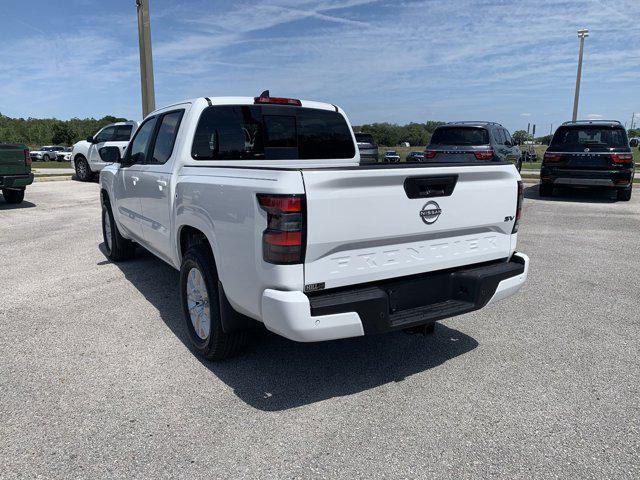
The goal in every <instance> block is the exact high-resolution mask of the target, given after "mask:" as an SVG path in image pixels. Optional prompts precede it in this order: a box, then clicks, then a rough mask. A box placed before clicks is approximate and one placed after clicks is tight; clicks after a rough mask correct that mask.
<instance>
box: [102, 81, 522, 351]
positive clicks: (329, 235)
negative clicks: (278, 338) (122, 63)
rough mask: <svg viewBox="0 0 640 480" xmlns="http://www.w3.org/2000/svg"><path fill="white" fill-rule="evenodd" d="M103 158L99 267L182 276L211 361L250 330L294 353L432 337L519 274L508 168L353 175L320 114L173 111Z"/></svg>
mask: <svg viewBox="0 0 640 480" xmlns="http://www.w3.org/2000/svg"><path fill="white" fill-rule="evenodd" d="M100 154H101V155H102V156H103V160H104V161H105V163H107V164H108V165H107V166H106V167H105V168H104V169H103V170H102V172H101V173H100V186H101V197H102V198H101V199H102V206H103V211H102V222H103V233H104V242H105V248H106V251H107V254H108V256H109V258H110V259H111V260H113V261H120V260H124V259H127V258H130V257H131V256H133V254H134V252H135V247H136V244H140V245H142V246H143V247H144V248H146V249H148V250H149V251H151V252H152V253H154V254H155V255H157V256H158V257H159V258H161V259H162V260H164V261H166V262H167V263H169V264H170V265H172V266H173V267H175V268H176V269H178V270H180V291H181V301H182V309H183V313H184V321H185V328H186V329H187V331H188V332H189V337H190V339H191V341H192V343H193V345H194V347H195V349H196V350H198V351H199V352H200V353H201V354H203V355H204V356H206V357H207V358H210V359H221V358H225V357H227V356H229V355H231V354H232V353H234V352H235V351H236V350H237V349H238V347H239V346H240V345H241V344H242V341H243V338H244V337H245V336H246V333H247V331H248V329H249V328H251V327H252V325H255V324H256V322H255V321H258V322H262V323H263V324H264V326H266V328H267V329H269V330H271V331H273V332H276V333H278V334H280V335H282V336H284V337H287V338H289V339H292V340H296V341H300V342H312V341H321V340H331V339H338V338H345V337H355V336H359V335H367V334H374V333H381V332H387V331H393V330H409V331H413V332H415V331H423V332H424V333H428V332H430V331H431V330H432V328H433V325H434V323H435V321H436V320H440V319H443V318H447V317H451V316H454V315H459V314H462V313H466V312H470V311H472V310H477V309H479V308H482V307H484V306H486V305H488V304H489V303H492V302H495V301H497V300H501V299H503V298H505V297H508V296H510V295H512V294H514V293H515V292H516V291H517V290H518V289H519V288H520V287H521V286H522V284H523V283H524V282H525V280H526V277H527V271H528V266H529V259H528V257H527V256H526V255H524V254H521V253H516V251H515V250H516V241H517V233H516V232H517V229H518V222H519V218H520V214H521V209H522V183H521V181H520V175H519V174H518V172H517V171H516V169H515V167H514V166H513V164H510V163H487V164H486V165H478V164H477V162H476V163H474V164H453V163H447V164H438V163H416V164H411V163H398V164H360V162H359V153H358V149H357V148H356V141H355V137H354V134H353V131H352V129H351V127H350V124H349V122H348V120H347V118H346V116H345V114H344V112H343V111H342V110H341V109H340V108H338V107H336V106H334V105H331V104H326V103H318V102H311V101H299V100H296V99H285V98H273V97H270V96H269V95H268V92H264V93H263V94H262V95H261V96H260V97H256V98H245V97H219V98H199V99H195V100H190V101H185V102H183V103H178V104H175V105H171V106H168V107H166V108H163V109H160V110H157V111H155V112H153V113H152V114H150V115H149V116H148V117H147V118H146V119H145V120H144V122H143V123H142V124H141V126H140V128H139V129H138V131H137V132H136V134H135V136H134V138H133V139H132V141H131V143H130V144H129V146H128V148H127V150H126V151H125V153H124V156H123V157H122V158H120V151H119V149H118V148H113V147H106V148H102V149H101V151H100Z"/></svg>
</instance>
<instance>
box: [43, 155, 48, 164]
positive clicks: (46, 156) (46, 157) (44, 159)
mask: <svg viewBox="0 0 640 480" xmlns="http://www.w3.org/2000/svg"><path fill="white" fill-rule="evenodd" d="M42 161H43V162H48V161H49V155H47V154H45V155H43V157H42Z"/></svg>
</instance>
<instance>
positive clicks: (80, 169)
mask: <svg viewBox="0 0 640 480" xmlns="http://www.w3.org/2000/svg"><path fill="white" fill-rule="evenodd" d="M75 164H76V178H77V179H78V180H80V181H81V182H88V181H90V180H91V178H92V177H93V172H92V171H91V169H90V168H89V163H88V162H87V159H86V158H84V157H83V156H82V155H79V156H77V157H76V161H75Z"/></svg>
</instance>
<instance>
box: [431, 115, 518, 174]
mask: <svg viewBox="0 0 640 480" xmlns="http://www.w3.org/2000/svg"><path fill="white" fill-rule="evenodd" d="M424 158H425V161H427V162H463V163H477V162H511V163H513V164H515V166H516V168H517V169H518V171H520V169H521V168H522V154H521V152H520V149H519V148H518V146H517V145H516V144H515V142H514V141H513V139H512V138H511V135H510V134H509V132H508V131H507V129H506V128H504V127H503V126H502V125H500V124H499V123H495V122H454V123H447V124H445V125H441V126H439V127H438V128H436V129H435V131H434V132H433V135H432V136H431V142H430V143H429V145H427V148H426V150H425V152H424Z"/></svg>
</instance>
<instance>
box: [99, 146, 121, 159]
mask: <svg viewBox="0 0 640 480" xmlns="http://www.w3.org/2000/svg"><path fill="white" fill-rule="evenodd" d="M98 154H99V155H100V158H101V159H102V161H103V162H105V163H120V161H121V160H122V157H121V156H120V149H119V148H118V147H102V148H101V149H100V150H98Z"/></svg>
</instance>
